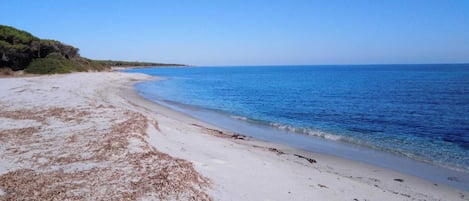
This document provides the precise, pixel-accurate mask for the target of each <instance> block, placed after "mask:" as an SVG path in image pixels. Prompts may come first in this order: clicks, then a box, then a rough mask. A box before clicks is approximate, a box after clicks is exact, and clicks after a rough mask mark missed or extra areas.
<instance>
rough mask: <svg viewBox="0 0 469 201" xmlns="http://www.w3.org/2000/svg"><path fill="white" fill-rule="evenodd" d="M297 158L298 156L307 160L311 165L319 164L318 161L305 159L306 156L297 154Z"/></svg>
mask: <svg viewBox="0 0 469 201" xmlns="http://www.w3.org/2000/svg"><path fill="white" fill-rule="evenodd" d="M295 156H296V157H298V158H302V159H305V160H307V161H308V162H309V163H311V164H313V163H317V161H316V160H314V159H312V158H308V157H304V156H302V155H299V154H295Z"/></svg>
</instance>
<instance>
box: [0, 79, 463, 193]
mask: <svg viewBox="0 0 469 201" xmlns="http://www.w3.org/2000/svg"><path fill="white" fill-rule="evenodd" d="M146 79H154V78H151V77H149V76H146V75H141V74H126V73H119V72H105V73H74V74H67V75H52V76H40V77H28V78H3V79H0V106H1V107H0V200H137V199H138V200H469V194H468V192H465V191H462V190H459V189H455V188H452V187H448V186H445V185H442V184H435V183H433V182H429V181H426V180H422V179H419V178H416V177H412V176H408V175H403V174H400V173H397V172H394V171H390V170H387V169H383V168H380V167H375V166H371V165H366V164H363V163H359V162H355V161H350V160H346V159H342V158H337V157H332V156H327V155H321V154H314V153H306V152H302V151H300V150H296V149H293V148H289V147H286V146H281V145H277V144H272V143H267V142H262V141H258V140H254V139H251V138H248V137H245V136H242V135H238V134H234V133H230V132H228V131H224V130H222V129H219V128H217V127H215V126H212V125H209V124H206V123H204V122H200V121H198V120H195V119H193V118H190V117H188V116H186V115H183V114H180V113H178V112H175V111H172V110H169V109H167V108H165V107H161V106H159V105H156V104H153V103H151V102H149V101H147V100H145V99H142V98H141V97H139V96H138V95H137V94H136V93H135V91H134V90H133V88H132V84H133V83H135V82H137V81H141V80H146Z"/></svg>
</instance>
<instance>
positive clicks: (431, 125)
mask: <svg viewBox="0 0 469 201" xmlns="http://www.w3.org/2000/svg"><path fill="white" fill-rule="evenodd" d="M126 72H132V73H145V74H149V75H154V76H158V77H161V78H162V79H159V80H152V81H146V82H141V83H138V84H136V85H135V88H136V90H137V91H138V92H139V94H140V95H141V96H143V97H144V98H146V99H149V100H151V101H154V102H156V103H158V104H162V105H165V106H167V107H170V108H173V109H175V110H178V111H181V112H184V113H186V114H188V115H191V116H193V117H195V118H198V119H201V120H203V121H207V122H208V123H213V124H215V125H217V126H220V127H222V128H226V129H229V130H232V131H235V132H240V133H241V134H244V135H248V136H252V137H255V138H259V139H261V140H266V141H272V142H275V143H282V144H286V145H289V146H293V147H297V148H300V149H304V150H307V151H313V152H320V153H326V154H332V155H336V156H340V157H345V158H349V159H353V160H358V161H363V162H367V163H371V164H374V165H380V166H384V167H387V168H391V169H394V170H397V171H400V172H404V173H409V174H413V175H416V176H420V177H424V178H427V179H431V180H435V181H438V182H444V183H447V184H449V185H453V186H457V187H459V188H462V189H465V190H468V189H469V64H431V65H426V64H425V65H424V64H421V65H313V66H211V67H158V68H141V69H129V70H126ZM438 174H439V175H438Z"/></svg>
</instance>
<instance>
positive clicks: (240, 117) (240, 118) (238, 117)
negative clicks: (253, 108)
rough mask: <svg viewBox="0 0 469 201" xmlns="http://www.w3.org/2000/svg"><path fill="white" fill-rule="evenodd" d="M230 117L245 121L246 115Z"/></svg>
mask: <svg viewBox="0 0 469 201" xmlns="http://www.w3.org/2000/svg"><path fill="white" fill-rule="evenodd" d="M230 117H231V118H233V119H237V120H242V121H247V120H248V118H247V117H242V116H236V115H231V116H230Z"/></svg>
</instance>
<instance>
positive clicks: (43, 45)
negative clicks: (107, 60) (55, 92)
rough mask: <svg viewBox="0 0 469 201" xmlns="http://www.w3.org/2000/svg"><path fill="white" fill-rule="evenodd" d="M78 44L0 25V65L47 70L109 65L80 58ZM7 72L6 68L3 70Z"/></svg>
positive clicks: (96, 68) (3, 66)
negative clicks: (67, 43) (39, 36)
mask: <svg viewBox="0 0 469 201" xmlns="http://www.w3.org/2000/svg"><path fill="white" fill-rule="evenodd" d="M78 51H79V50H78V48H75V47H73V46H70V45H66V44H63V43H61V42H60V41H56V40H47V39H40V38H37V37H35V36H33V35H32V34H30V33H28V32H26V31H22V30H18V29H15V28H13V27H10V26H3V25H0V67H1V68H2V69H6V68H9V69H11V70H14V71H17V70H25V72H27V73H37V74H49V73H69V72H77V71H78V72H79V71H93V70H94V71H101V70H107V69H109V66H108V65H106V64H104V63H99V62H95V61H92V60H90V59H87V58H83V57H81V56H80V55H79V54H78ZM5 72H7V71H5Z"/></svg>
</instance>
